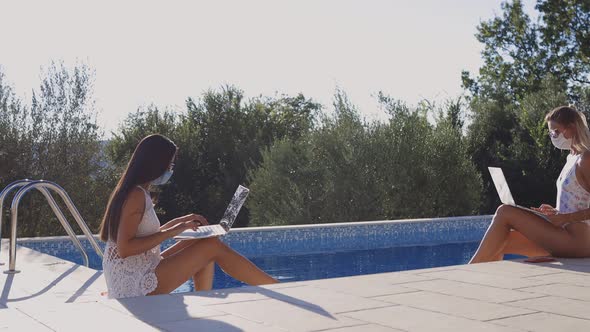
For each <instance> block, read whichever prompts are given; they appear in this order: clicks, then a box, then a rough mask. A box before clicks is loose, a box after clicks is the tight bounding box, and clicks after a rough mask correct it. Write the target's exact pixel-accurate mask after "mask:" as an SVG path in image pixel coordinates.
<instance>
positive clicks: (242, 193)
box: [174, 186, 250, 240]
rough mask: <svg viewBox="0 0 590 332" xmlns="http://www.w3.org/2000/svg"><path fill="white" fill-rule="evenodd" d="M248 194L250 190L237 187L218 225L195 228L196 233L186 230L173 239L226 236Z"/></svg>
mask: <svg viewBox="0 0 590 332" xmlns="http://www.w3.org/2000/svg"><path fill="white" fill-rule="evenodd" d="M249 193H250V190H249V189H248V188H246V187H243V186H238V189H236V192H235V193H234V196H233V197H232V199H231V201H230V202H229V205H228V206H227V209H226V210H225V213H224V214H223V217H222V218H221V221H220V222H219V224H218V225H207V226H200V227H199V228H197V230H196V231H193V230H192V229H190V230H186V231H184V232H182V233H180V234H178V235H176V236H175V237H174V239H175V240H194V239H205V238H208V237H217V236H223V235H225V234H227V233H228V232H229V231H230V229H231V227H232V225H233V224H234V221H235V220H236V217H237V216H238V213H239V212H240V209H241V208H242V205H243V204H244V202H245V201H246V198H247V197H248V194H249Z"/></svg>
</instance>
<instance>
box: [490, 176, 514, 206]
mask: <svg viewBox="0 0 590 332" xmlns="http://www.w3.org/2000/svg"><path fill="white" fill-rule="evenodd" d="M488 170H489V171H490V175H491V176H492V181H493V182H494V185H495V186H496V191H498V195H499V196H500V201H501V202H502V203H504V204H509V205H516V204H515V203H514V198H513V197H512V193H511V192H510V188H508V182H506V178H505V177H504V172H502V169H501V168H499V167H488Z"/></svg>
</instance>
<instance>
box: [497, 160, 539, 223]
mask: <svg viewBox="0 0 590 332" xmlns="http://www.w3.org/2000/svg"><path fill="white" fill-rule="evenodd" d="M488 170H489V171H490V175H491V176H492V181H493V182H494V185H495V186H496V191H497V192H498V195H499V196H500V201H501V202H502V203H503V204H506V205H510V206H514V207H517V208H519V209H523V210H526V211H529V212H531V213H534V214H536V215H538V216H539V217H541V218H543V219H545V220H547V221H549V222H551V221H550V220H549V218H547V216H546V215H544V214H542V213H541V212H539V211H535V210H532V209H529V208H526V207H524V206H520V205H517V204H516V203H515V202H514V198H513V197H512V193H511V192H510V188H508V183H507V182H506V178H505V177H504V172H502V169H501V168H499V167H488Z"/></svg>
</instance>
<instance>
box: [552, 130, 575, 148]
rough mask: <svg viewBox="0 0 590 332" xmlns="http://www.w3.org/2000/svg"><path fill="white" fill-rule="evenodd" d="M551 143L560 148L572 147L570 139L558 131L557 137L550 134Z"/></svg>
mask: <svg viewBox="0 0 590 332" xmlns="http://www.w3.org/2000/svg"><path fill="white" fill-rule="evenodd" d="M551 143H553V145H554V146H555V147H556V148H558V149H560V150H571V149H572V139H571V138H565V136H563V133H559V135H558V136H557V137H553V136H552V137H551Z"/></svg>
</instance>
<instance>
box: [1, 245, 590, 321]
mask: <svg viewBox="0 0 590 332" xmlns="http://www.w3.org/2000/svg"><path fill="white" fill-rule="evenodd" d="M2 246H3V247H2V254H1V256H0V262H2V263H7V256H8V254H7V253H8V247H7V243H6V241H5V240H4V241H3V242H2ZM7 268H8V267H7V264H6V265H1V266H0V269H1V270H6V269H7ZM17 268H18V269H19V270H21V271H22V272H21V273H19V274H16V275H7V274H4V273H2V274H0V287H1V289H0V331H81V330H82V331H85V332H86V331H105V330H107V329H109V330H110V329H114V330H133V331H150V330H154V331H195V330H200V331H261V332H266V331H333V332H355V331H377V332H379V331H590V290H589V289H590V287H588V286H590V259H558V262H553V263H541V264H530V263H524V262H523V261H520V260H515V261H502V262H495V263H486V264H477V265H461V266H451V267H444V268H436V269H424V270H414V271H404V272H393V273H382V274H374V275H366V276H355V277H347V278H338V279H326V280H311V281H303V282H297V283H285V284H279V285H272V286H264V287H242V288H235V289H221V290H213V291H209V292H199V293H186V294H170V295H160V296H152V297H140V298H131V299H123V300H110V299H107V298H105V297H104V296H101V292H103V291H105V290H106V285H105V283H104V278H103V277H102V274H101V272H100V271H94V270H91V269H87V268H86V267H83V266H79V265H75V264H73V263H70V262H66V261H63V260H61V259H58V258H55V257H52V256H48V255H44V254H41V253H38V252H35V251H32V250H29V249H26V248H19V250H18V256H17Z"/></svg>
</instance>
